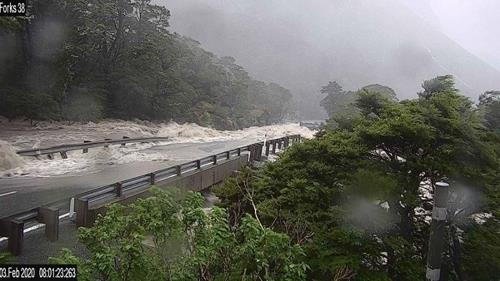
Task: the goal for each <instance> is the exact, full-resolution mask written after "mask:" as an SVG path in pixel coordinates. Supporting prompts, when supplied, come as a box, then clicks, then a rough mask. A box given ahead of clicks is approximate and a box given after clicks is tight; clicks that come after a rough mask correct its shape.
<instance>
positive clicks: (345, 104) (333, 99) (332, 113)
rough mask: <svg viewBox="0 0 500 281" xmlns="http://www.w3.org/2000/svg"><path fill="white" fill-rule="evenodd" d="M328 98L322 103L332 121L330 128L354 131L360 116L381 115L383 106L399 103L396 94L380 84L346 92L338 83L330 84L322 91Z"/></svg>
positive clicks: (330, 121) (329, 122)
mask: <svg viewBox="0 0 500 281" xmlns="http://www.w3.org/2000/svg"><path fill="white" fill-rule="evenodd" d="M321 93H323V94H327V96H326V97H325V98H324V99H323V100H322V101H321V106H323V108H324V109H325V110H326V112H327V113H328V116H329V117H330V120H329V121H328V126H327V127H330V128H340V129H352V128H353V127H354V126H355V123H356V120H357V119H358V118H359V117H360V114H363V115H365V116H366V115H368V114H370V113H371V114H374V115H375V116H376V115H378V114H379V111H380V110H381V108H382V105H383V104H387V103H389V102H394V101H397V98H396V93H395V92H394V90H392V89H391V88H389V87H386V86H382V85H379V84H372V85H368V86H365V87H363V88H361V89H359V90H358V91H344V90H343V89H342V87H341V86H340V85H339V84H338V83H337V82H329V83H328V85H327V86H324V87H323V88H322V89H321Z"/></svg>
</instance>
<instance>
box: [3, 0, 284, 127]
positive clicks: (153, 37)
mask: <svg viewBox="0 0 500 281" xmlns="http://www.w3.org/2000/svg"><path fill="white" fill-rule="evenodd" d="M29 4H30V5H29V10H28V11H29V12H28V16H27V17H16V18H5V17H4V18H1V19H0V42H1V43H0V47H1V48H2V54H1V55H0V64H1V66H2V67H1V70H0V112H1V114H2V115H4V116H6V117H8V118H17V117H26V118H29V119H32V120H37V119H53V120H74V121H88V120H99V119H101V118H109V117H111V118H123V119H131V118H140V119H148V120H175V121H180V122H184V121H189V122H197V123H199V124H201V125H210V126H215V127H219V128H239V127H244V126H250V125H262V124H269V123H273V122H279V121H281V120H283V119H284V118H287V117H289V114H290V111H289V109H290V107H291V94H290V92H289V91H288V90H287V89H285V88H283V87H281V86H280V85H277V84H274V83H270V84H268V83H264V82H261V81H256V80H254V79H252V78H251V77H250V76H249V74H248V73H247V72H246V71H245V70H244V69H243V68H242V67H241V66H239V65H237V64H236V63H235V60H234V59H233V58H231V57H222V58H218V57H217V56H215V55H213V54H211V53H209V52H207V51H205V50H203V49H202V48H201V47H200V45H199V43H198V42H196V41H194V40H192V39H189V38H185V37H183V36H181V35H179V34H175V33H171V32H169V30H168V27H169V17H170V11H169V10H167V9H166V8H165V7H163V6H158V5H154V4H152V3H151V1H150V0H104V1H98V0H85V1H83V0H43V1H41V0H33V1H29Z"/></svg>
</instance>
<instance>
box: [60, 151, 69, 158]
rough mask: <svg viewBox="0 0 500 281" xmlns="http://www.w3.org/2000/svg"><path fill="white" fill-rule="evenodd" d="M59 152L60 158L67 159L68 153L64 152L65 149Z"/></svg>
mask: <svg viewBox="0 0 500 281" xmlns="http://www.w3.org/2000/svg"><path fill="white" fill-rule="evenodd" d="M59 154H61V158H62V159H68V154H67V153H66V151H61V152H59Z"/></svg>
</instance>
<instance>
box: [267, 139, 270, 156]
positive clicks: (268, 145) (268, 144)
mask: <svg viewBox="0 0 500 281" xmlns="http://www.w3.org/2000/svg"><path fill="white" fill-rule="evenodd" d="M270 146H271V144H270V143H269V142H266V156H269V147H270Z"/></svg>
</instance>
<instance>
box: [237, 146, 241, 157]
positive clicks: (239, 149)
mask: <svg viewBox="0 0 500 281" xmlns="http://www.w3.org/2000/svg"><path fill="white" fill-rule="evenodd" d="M237 152H238V156H241V147H238V149H237Z"/></svg>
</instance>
